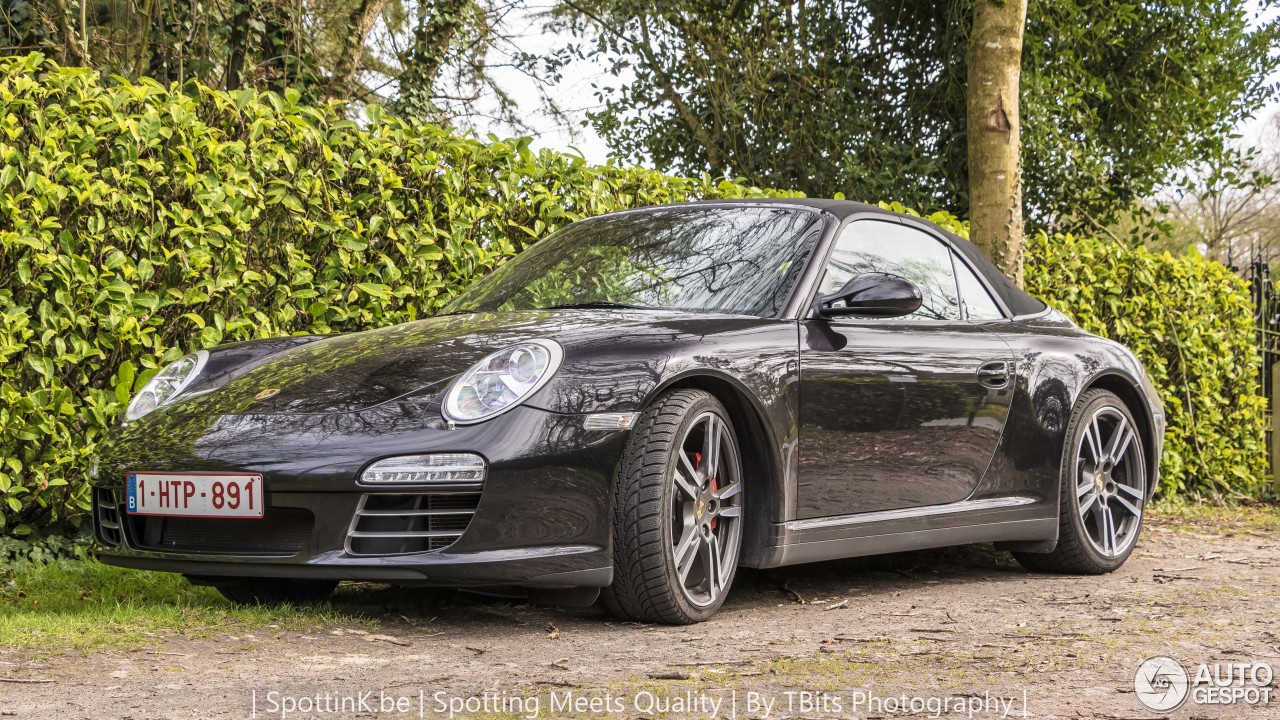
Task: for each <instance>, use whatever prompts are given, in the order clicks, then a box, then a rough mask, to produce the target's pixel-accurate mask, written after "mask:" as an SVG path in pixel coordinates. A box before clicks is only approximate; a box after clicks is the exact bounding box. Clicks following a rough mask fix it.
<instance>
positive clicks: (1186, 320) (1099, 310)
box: [1026, 234, 1268, 498]
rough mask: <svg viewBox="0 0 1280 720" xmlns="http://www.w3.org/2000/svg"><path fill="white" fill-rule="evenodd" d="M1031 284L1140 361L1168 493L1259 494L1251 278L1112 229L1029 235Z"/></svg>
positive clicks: (1262, 423) (1262, 408)
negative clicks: (1156, 403) (1155, 410)
mask: <svg viewBox="0 0 1280 720" xmlns="http://www.w3.org/2000/svg"><path fill="white" fill-rule="evenodd" d="M1028 242H1029V246H1028V248H1027V250H1028V264H1027V267H1026V283H1027V290H1028V291H1029V292H1031V293H1032V294H1033V295H1036V296H1037V297H1040V298H1042V299H1044V300H1045V301H1046V302H1048V303H1049V304H1051V305H1053V306H1054V307H1056V308H1058V309H1060V310H1062V311H1063V312H1065V313H1066V314H1068V315H1070V316H1071V318H1072V319H1073V320H1074V321H1075V322H1076V323H1077V324H1079V325H1080V327H1082V328H1084V329H1085V330H1088V331H1089V332H1092V333H1097V334H1098V335H1102V336H1104V337H1108V338H1111V339H1113V340H1116V341H1118V342H1120V343H1123V344H1124V345H1126V346H1128V347H1129V349H1131V350H1133V352H1134V353H1135V354H1136V355H1137V356H1138V357H1139V358H1140V359H1141V360H1142V362H1143V364H1144V365H1145V366H1146V368H1147V372H1148V373H1149V374H1150V375H1151V379H1152V381H1153V382H1154V383H1155V385H1156V388H1157V389H1158V390H1159V392H1160V397H1161V399H1162V400H1163V401H1164V407H1165V412H1166V413H1167V414H1168V417H1169V428H1168V430H1167V432H1166V434H1165V446H1164V454H1163V456H1162V457H1161V460H1160V469H1161V478H1160V491H1161V492H1162V493H1163V494H1164V495H1166V496H1171V495H1180V494H1191V495H1195V496H1210V497H1226V498H1230V497H1239V496H1247V497H1257V496H1260V495H1261V493H1262V492H1263V491H1264V490H1265V489H1266V486H1267V470H1268V465H1267V448H1266V439H1265V437H1266V436H1265V433H1266V414H1265V413H1266V399H1265V398H1263V397H1261V396H1260V395H1259V394H1258V368H1259V367H1260V361H1259V356H1258V348H1257V345H1256V344H1255V343H1256V341H1255V339H1254V327H1253V303H1252V301H1251V300H1250V295H1249V286H1248V284H1247V283H1246V282H1245V281H1244V280H1241V279H1240V278H1238V277H1236V275H1235V274H1233V273H1232V272H1231V271H1230V270H1228V269H1227V268H1226V267H1225V266H1224V265H1222V264H1220V263H1216V262H1211V261H1209V260H1205V259H1203V258H1201V257H1200V256H1199V255H1198V254H1191V255H1188V256H1184V257H1174V256H1172V255H1170V254H1169V253H1167V252H1166V253H1163V254H1155V253H1152V252H1149V251H1147V250H1144V249H1141V248H1136V249H1135V248H1127V247H1124V246H1122V245H1121V244H1120V243H1119V242H1117V241H1116V240H1113V239H1093V238H1077V237H1073V236H1071V235H1058V236H1054V237H1047V236H1045V235H1044V234H1040V235H1036V236H1033V237H1031V238H1028Z"/></svg>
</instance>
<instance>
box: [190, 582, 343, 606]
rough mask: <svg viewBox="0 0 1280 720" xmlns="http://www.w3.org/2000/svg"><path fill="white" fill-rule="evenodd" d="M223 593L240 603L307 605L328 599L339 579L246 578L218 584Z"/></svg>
mask: <svg viewBox="0 0 1280 720" xmlns="http://www.w3.org/2000/svg"><path fill="white" fill-rule="evenodd" d="M214 587H215V588H217V590H218V592H219V593H222V597H224V598H226V599H228V600H230V601H231V602H233V603H236V604H237V605H279V604H281V603H292V604H294V605H306V604H311V603H318V602H324V601H325V600H327V599H328V598H329V596H330V595H332V594H333V590H334V588H336V587H338V581H337V580H286V579H282V578H245V579H243V580H236V581H234V582H225V583H217V584H215V585H214Z"/></svg>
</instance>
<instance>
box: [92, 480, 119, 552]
mask: <svg viewBox="0 0 1280 720" xmlns="http://www.w3.org/2000/svg"><path fill="white" fill-rule="evenodd" d="M93 532H94V534H95V535H97V537H98V542H100V543H102V545H103V546H104V547H109V548H113V547H119V546H120V540H121V537H122V536H121V534H120V506H119V505H118V504H117V503H116V491H115V490H111V489H108V488H94V490H93Z"/></svg>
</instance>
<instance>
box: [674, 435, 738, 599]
mask: <svg viewBox="0 0 1280 720" xmlns="http://www.w3.org/2000/svg"><path fill="white" fill-rule="evenodd" d="M726 430H727V428H726V426H725V423H724V421H723V420H722V419H721V418H720V416H719V415H717V414H716V413H713V412H704V413H702V414H701V415H699V416H698V417H697V419H695V420H694V421H693V423H691V424H690V425H689V428H688V430H687V431H686V432H685V436H684V438H683V439H682V440H681V441H680V444H679V446H678V449H677V455H678V457H677V460H676V463H675V472H674V473H673V481H674V484H675V491H674V492H672V493H671V538H672V547H671V556H672V559H673V560H674V565H675V570H676V580H677V584H679V586H680V588H681V590H682V591H683V592H684V595H685V597H686V598H687V599H688V600H689V602H691V603H693V604H694V605H696V606H698V607H706V606H708V605H711V604H713V603H715V602H716V601H717V600H718V599H719V598H720V597H721V596H722V595H723V594H724V592H725V591H726V589H727V585H728V581H729V579H730V578H731V577H732V575H733V568H734V566H735V565H736V564H737V562H738V550H739V546H740V545H741V542H740V540H741V537H742V467H741V464H740V462H739V459H738V453H737V449H736V447H735V445H734V443H733V438H732V437H731V434H730V433H729V432H727V431H726Z"/></svg>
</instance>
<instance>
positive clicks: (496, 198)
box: [0, 55, 776, 533]
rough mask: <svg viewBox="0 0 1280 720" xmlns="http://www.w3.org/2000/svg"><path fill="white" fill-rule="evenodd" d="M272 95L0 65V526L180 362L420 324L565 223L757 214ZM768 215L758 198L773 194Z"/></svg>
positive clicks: (26, 514)
mask: <svg viewBox="0 0 1280 720" xmlns="http://www.w3.org/2000/svg"><path fill="white" fill-rule="evenodd" d="M297 100H298V98H297V96H296V95H295V94H294V93H291V92H286V93H285V94H284V96H278V95H274V94H255V93H253V92H249V91H242V92H233V93H224V92H217V91H212V90H209V89H207V88H204V87H200V86H197V85H187V86H185V87H183V88H181V89H180V90H179V89H177V88H166V87H161V86H159V85H157V84H154V83H150V82H143V83H140V84H136V85H135V84H130V83H123V82H122V83H119V84H117V85H114V86H110V87H108V86H107V85H105V84H104V83H103V82H102V81H101V80H100V79H99V77H98V76H97V75H96V74H95V73H93V72H90V71H86V70H79V69H71V68H59V67H56V66H54V65H52V64H50V63H47V62H44V61H43V60H42V59H41V58H40V57H39V56H35V55H33V56H30V57H27V58H25V59H19V60H17V61H10V62H6V63H3V64H0V243H2V244H0V313H2V314H3V318H4V325H3V330H2V331H0V361H2V362H3V369H0V499H2V500H0V506H2V507H3V510H4V513H3V517H2V518H0V522H3V523H4V524H5V525H6V526H8V527H9V528H10V529H11V530H12V531H16V532H19V533H22V532H26V531H27V530H28V529H29V528H30V527H31V526H33V525H36V524H39V523H43V522H47V521H49V520H51V519H55V518H57V517H60V516H63V515H64V514H66V513H67V512H68V511H69V510H70V511H72V512H74V511H75V510H78V509H79V510H82V509H84V508H86V507H87V502H88V496H87V492H86V487H85V485H84V483H83V481H82V477H83V476H82V471H83V469H84V468H85V467H86V465H87V463H88V462H89V458H90V457H91V455H92V453H93V448H94V443H95V442H96V441H97V440H98V439H99V438H100V437H102V435H103V433H104V432H105V431H106V430H107V429H108V428H109V427H110V426H111V424H112V423H113V422H115V419H116V417H117V416H118V414H119V412H120V411H121V410H122V407H123V405H124V403H126V401H127V399H128V398H129V396H130V395H131V393H133V391H134V390H135V389H137V388H138V387H140V385H141V384H142V383H143V382H145V381H146V380H147V379H149V377H150V375H151V374H153V373H154V372H155V370H156V369H157V368H159V367H160V366H162V365H164V364H165V363H166V362H168V361H171V360H173V359H175V358H177V357H179V356H180V355H181V354H182V353H183V352H186V351H189V350H191V349H193V348H198V347H208V346H211V345H216V344H218V343H221V342H228V341H233V340H243V339H248V338H254V337H262V336H269V335H279V334H287V333H328V332H341V331H347V330H358V329H363V328H370V327H377V326H382V325H389V324H393V323H399V322H404V321H407V320H413V319H415V318H420V317H423V316H428V315H431V314H432V313H433V312H434V311H435V309H436V308H438V307H439V306H440V305H441V304H442V303H444V302H445V301H446V300H447V299H448V298H449V297H450V296H451V295H452V294H453V293H455V292H456V291H457V290H458V289H460V288H461V287H462V286H463V285H465V284H466V283H467V282H468V281H469V280H470V279H471V278H473V277H476V276H477V275H480V274H484V273H486V272H488V271H489V270H490V269H492V268H493V267H494V265H495V264H497V263H498V262H500V261H502V260H503V259H504V258H506V257H508V256H510V255H512V254H514V253H516V252H518V251H519V250H521V249H522V248H523V247H524V246H525V245H527V244H529V243H531V242H533V241H534V240H536V239H537V238H539V237H542V236H543V235H545V234H547V233H548V232H550V231H552V230H555V229H556V228H558V227H560V226H561V225H564V224H566V223H569V222H572V221H574V220H578V219H580V218H583V217H586V216H589V215H595V214H598V213H602V212H608V211H610V210H617V209H620V208H627V207H633V206H636V205H651V204H655V203H663V202H672V201H679V200H687V199H694V198H721V197H747V196H758V195H765V194H766V193H765V192H764V191H762V190H759V189H756V188H751V187H746V186H742V185H738V184H735V183H732V182H724V181H721V182H716V181H713V180H711V179H709V178H697V179H687V178H671V177H666V176H663V175H661V174H659V173H656V172H651V171H646V170H640V169H623V168H617V167H592V166H589V165H587V164H586V163H585V162H583V161H582V160H581V159H580V158H574V157H570V156H567V155H563V154H557V153H552V152H547V151H541V152H535V151H533V150H531V149H530V148H529V141H528V140H527V139H521V140H515V141H496V140H495V141H492V142H479V141H476V140H474V139H467V138H459V137H454V136H451V135H449V134H447V133H446V132H444V131H442V130H441V129H439V128H436V127H431V126H423V125H417V126H415V125H410V124H407V123H405V122H402V121H400V120H397V119H394V118H389V117H378V116H375V117H374V118H373V121H372V122H371V123H370V124H369V125H368V126H367V127H362V126H360V125H358V124H356V123H354V122H351V121H349V120H345V119H343V118H342V117H341V115H340V114H339V113H338V112H337V111H336V110H335V108H333V107H321V108H317V107H308V106H303V105H299V104H298V102H297ZM774 194H776V193H774Z"/></svg>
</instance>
